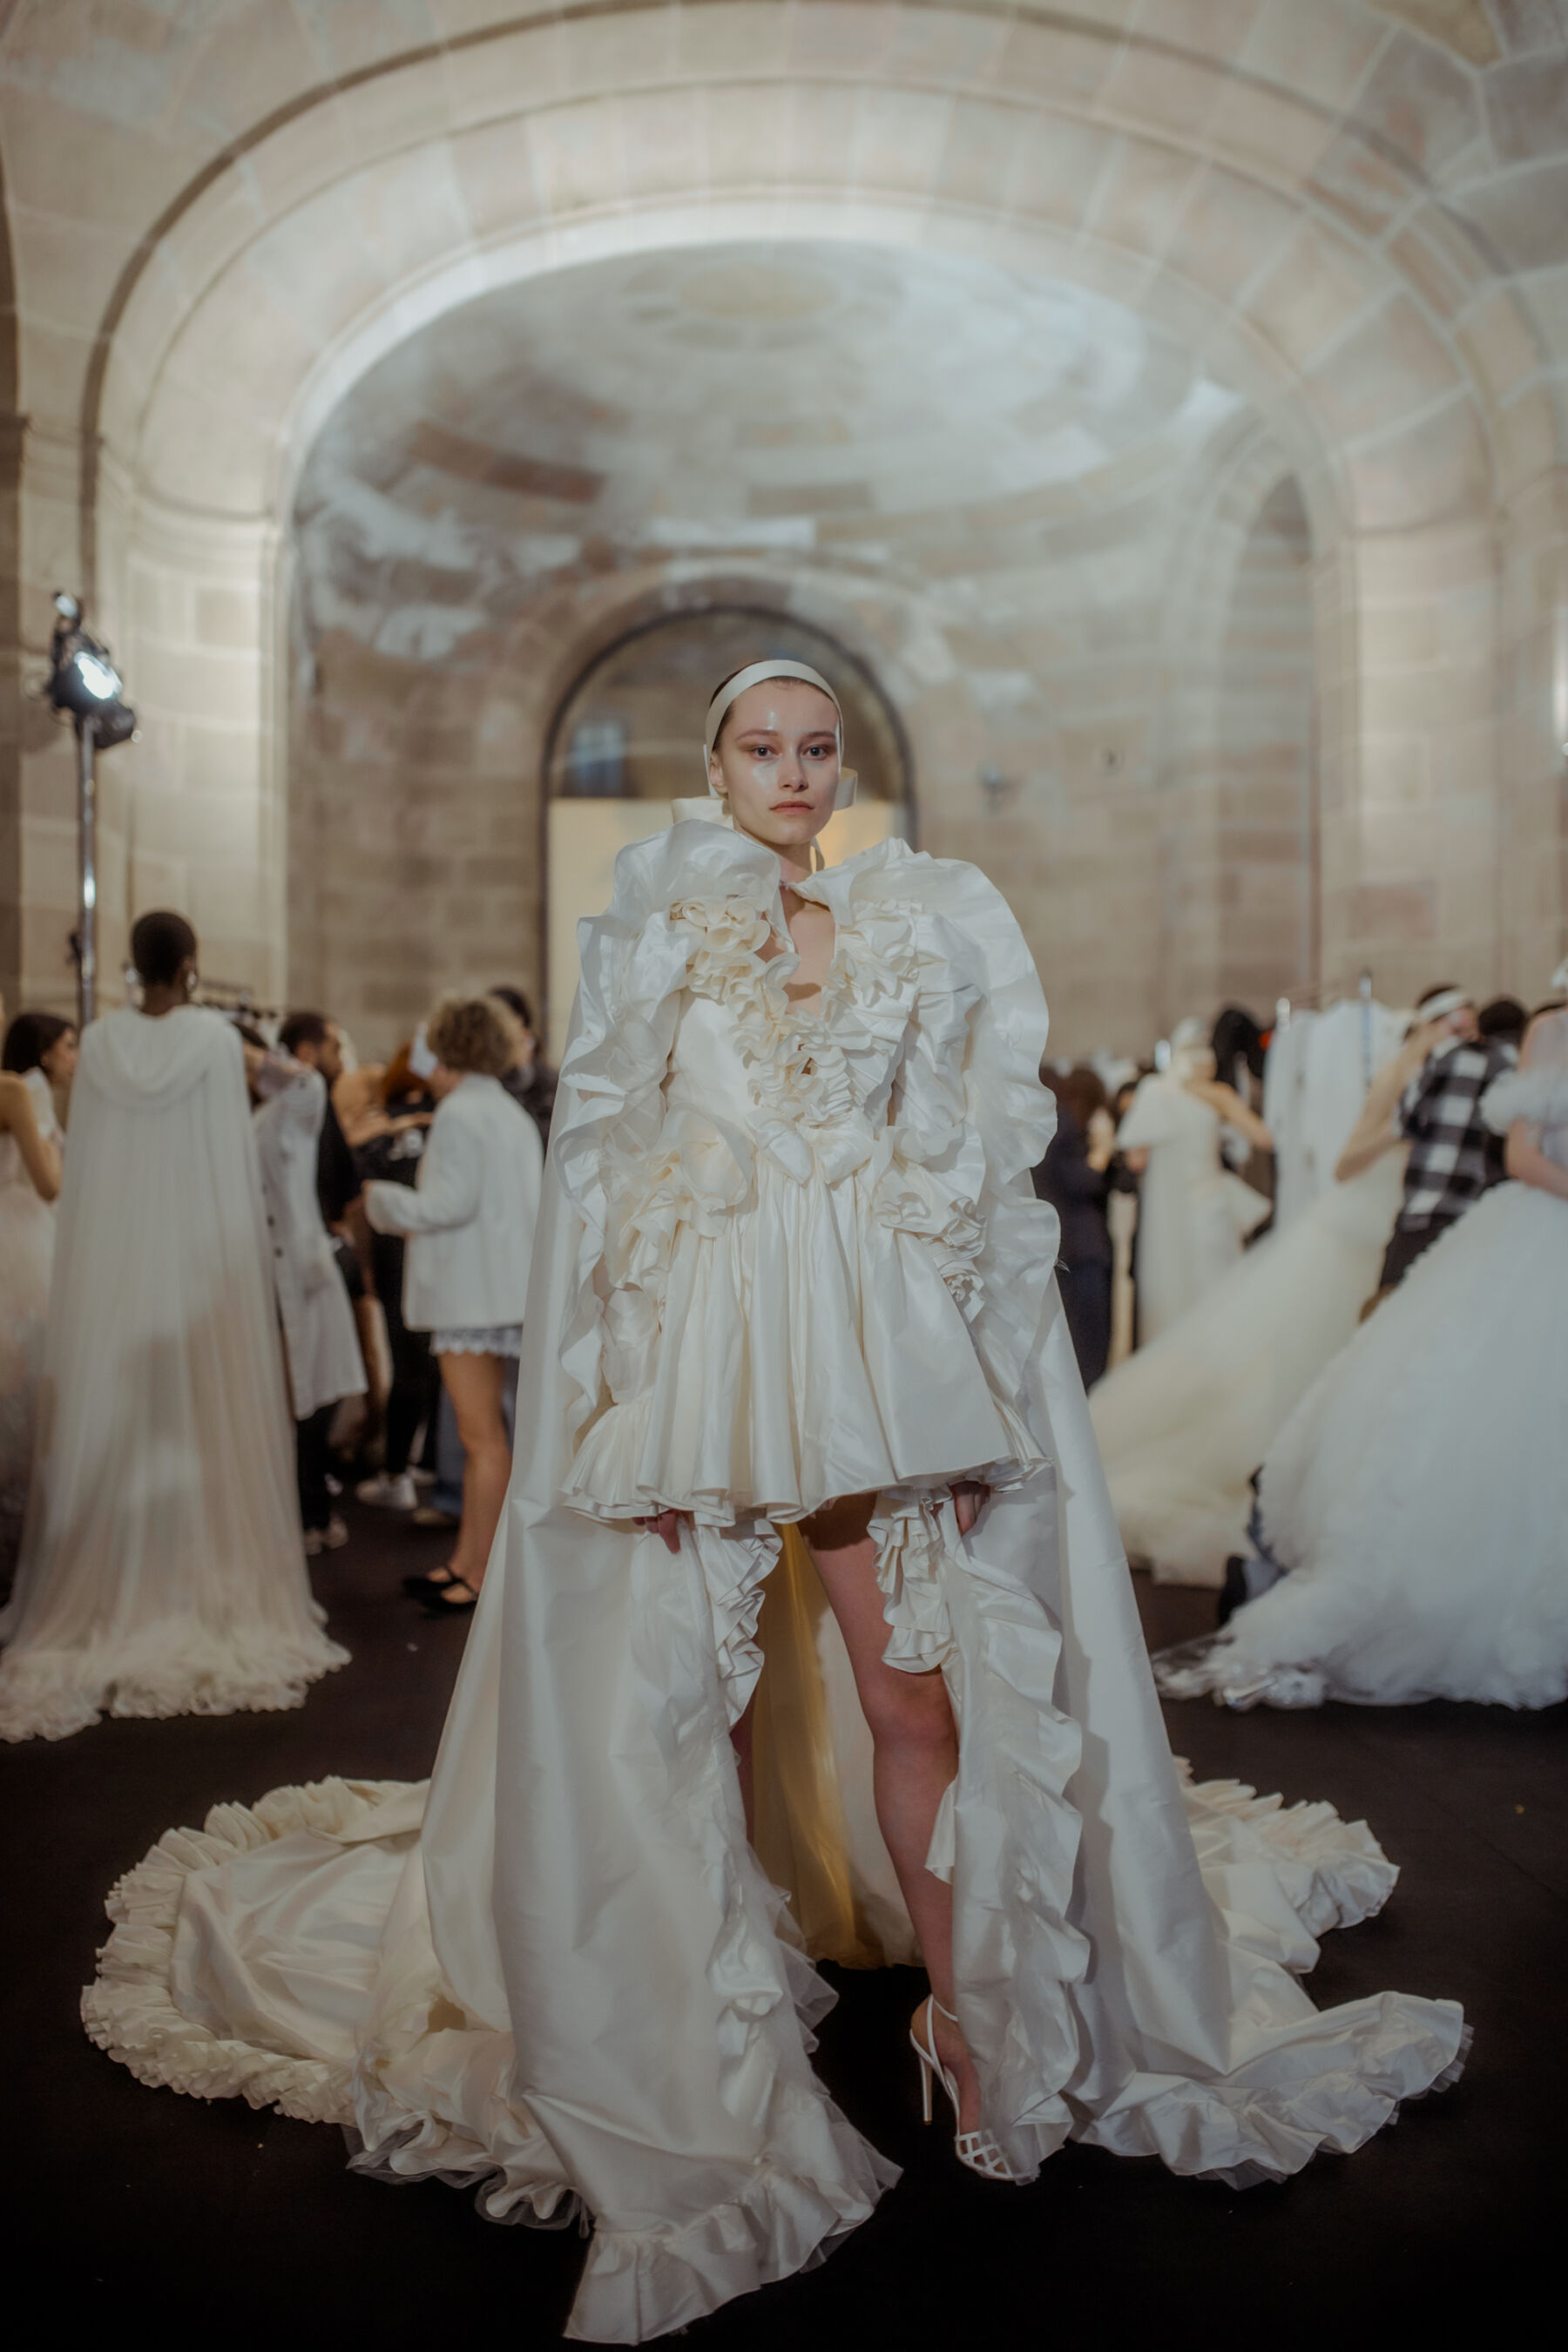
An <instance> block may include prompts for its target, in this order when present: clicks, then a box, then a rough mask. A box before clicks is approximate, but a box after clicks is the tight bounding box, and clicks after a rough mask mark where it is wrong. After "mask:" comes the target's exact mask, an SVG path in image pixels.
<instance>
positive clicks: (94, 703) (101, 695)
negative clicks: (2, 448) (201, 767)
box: [48, 589, 136, 1029]
mask: <svg viewBox="0 0 1568 2352" xmlns="http://www.w3.org/2000/svg"><path fill="white" fill-rule="evenodd" d="M124 691H125V689H124V687H123V684H122V683H121V677H120V672H119V671H118V670H117V669H116V668H115V667H114V664H113V663H112V662H111V661H110V658H109V648H108V646H100V644H99V642H98V639H97V638H96V637H94V636H89V634H88V632H87V630H86V629H85V628H84V627H83V625H82V617H81V605H80V604H79V601H78V599H77V598H76V597H75V596H70V595H68V594H67V593H65V591H64V590H63V589H62V590H61V591H60V592H59V593H58V594H57V596H56V598H55V633H54V635H53V637H52V638H51V639H50V641H49V684H48V698H49V700H50V702H51V703H53V705H54V707H55V709H57V710H63V711H65V712H67V713H68V716H69V718H70V720H71V723H72V725H73V726H74V727H75V729H76V745H77V762H76V775H77V848H78V856H79V867H80V877H81V887H80V908H79V919H78V929H77V935H76V940H75V947H76V959H77V1016H78V1024H79V1027H81V1028H84V1029H85V1028H86V1026H87V1024H88V1023H89V1021H90V1020H91V1019H92V1018H93V1015H94V1014H95V1013H96V1012H97V1010H98V1002H97V1000H98V779H97V768H96V761H97V755H98V753H99V752H100V751H112V750H113V748H114V746H115V744H116V743H123V742H126V741H127V740H129V739H130V738H131V737H132V736H133V735H134V734H135V732H136V713H135V712H134V711H133V710H132V709H131V707H130V705H129V704H128V703H127V702H126V701H124V699H123V695H124Z"/></svg>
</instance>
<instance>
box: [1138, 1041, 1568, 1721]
mask: <svg viewBox="0 0 1568 2352" xmlns="http://www.w3.org/2000/svg"><path fill="white" fill-rule="evenodd" d="M1482 1109H1483V1113H1484V1116H1485V1117H1486V1118H1487V1120H1488V1122H1489V1125H1490V1126H1491V1127H1492V1128H1493V1129H1495V1130H1497V1131H1498V1132H1503V1131H1506V1132H1507V1133H1508V1136H1509V1164H1510V1173H1513V1174H1514V1175H1515V1178H1516V1181H1512V1182H1510V1183H1504V1184H1499V1185H1495V1186H1494V1187H1493V1188H1492V1189H1491V1191H1490V1192H1486V1193H1484V1194H1483V1195H1482V1197H1481V1198H1480V1200H1479V1201H1478V1202H1477V1203H1476V1204H1475V1206H1474V1207H1473V1208H1471V1209H1469V1210H1468V1211H1467V1212H1466V1213H1465V1215H1464V1216H1463V1217H1461V1218H1460V1219H1459V1220H1458V1223H1457V1224H1455V1226H1454V1227H1453V1229H1452V1230H1451V1231H1450V1232H1449V1233H1447V1234H1445V1235H1444V1237H1443V1239H1442V1240H1441V1241H1440V1242H1437V1243H1436V1244H1434V1245H1433V1247H1432V1248H1431V1249H1430V1250H1428V1251H1427V1252H1426V1254H1425V1255H1424V1256H1423V1257H1422V1258H1421V1259H1420V1260H1419V1262H1418V1263H1417V1264H1416V1265H1414V1266H1413V1267H1412V1268H1411V1270H1410V1272H1409V1273H1408V1274H1407V1275H1406V1276H1405V1280H1404V1281H1403V1282H1402V1283H1401V1284H1400V1285H1399V1286H1398V1288H1397V1289H1396V1290H1395V1291H1394V1292H1393V1293H1392V1295H1391V1296H1390V1297H1388V1298H1387V1299H1385V1300H1384V1303H1383V1305H1382V1306H1381V1307H1379V1308H1378V1310H1377V1312H1376V1314H1375V1315H1373V1317H1372V1318H1371V1319H1370V1320H1369V1321H1368V1322H1366V1323H1365V1324H1363V1326H1362V1328H1361V1329H1360V1330H1359V1331H1358V1332H1357V1333H1356V1335H1355V1337H1354V1338H1353V1339H1352V1341H1351V1343H1350V1345H1349V1346H1348V1347H1347V1348H1346V1349H1344V1350H1343V1351H1342V1354H1340V1355H1339V1356H1338V1357H1336V1358H1335V1360H1333V1362H1332V1363H1331V1364H1330V1365H1329V1367H1328V1368H1327V1370H1325V1371H1324V1372H1323V1373H1322V1375H1321V1378H1320V1379H1319V1381H1317V1382H1316V1384H1315V1385H1314V1387H1313V1388H1312V1389H1311V1390H1310V1392H1309V1393H1308V1395H1307V1396H1306V1397H1305V1398H1304V1399H1303V1401H1302V1402H1301V1404H1300V1407H1299V1409H1298V1410H1297V1412H1295V1413H1294V1414H1293V1415H1292V1416H1291V1418H1290V1419H1289V1422H1287V1423H1286V1425H1285V1427H1284V1428H1283V1429H1282V1430H1281V1431H1280V1433H1279V1438H1278V1440H1277V1441H1276V1443H1275V1444H1274V1445H1273V1446H1272V1447H1271V1449H1270V1451H1269V1454H1268V1459H1267V1461H1266V1462H1265V1464H1264V1467H1263V1476H1262V1480H1261V1484H1260V1490H1259V1496H1260V1506H1261V1509H1262V1514H1263V1520H1264V1525H1265V1527H1266V1528H1267V1530H1268V1540H1269V1547H1270V1549H1271V1551H1272V1552H1273V1554H1274V1556H1275V1558H1276V1559H1278V1560H1279V1563H1280V1565H1281V1566H1283V1567H1284V1568H1286V1569H1288V1570H1289V1574H1288V1575H1287V1576H1286V1577H1285V1578H1284V1579H1283V1580H1282V1581H1281V1582H1279V1584H1277V1585H1275V1586H1274V1587H1273V1589H1272V1590H1271V1591H1268V1592H1266V1593H1264V1594H1262V1595H1261V1596H1260V1597H1259V1598H1258V1600H1256V1601H1249V1602H1248V1603H1247V1606H1246V1607H1244V1608H1242V1609H1239V1610H1237V1612H1236V1614H1235V1616H1234V1617H1232V1619H1231V1620H1230V1622H1229V1624H1228V1625H1227V1626H1226V1629H1225V1631H1224V1633H1222V1634H1220V1635H1218V1636H1217V1637H1215V1639H1214V1640H1212V1641H1211V1642H1207V1643H1192V1644H1186V1645H1184V1647H1183V1648H1182V1649H1180V1650H1174V1651H1169V1652H1167V1653H1166V1654H1164V1656H1163V1658H1162V1659H1161V1660H1160V1662H1159V1674H1160V1680H1161V1683H1162V1686H1163V1688H1164V1689H1165V1690H1166V1691H1167V1692H1168V1693H1169V1694H1170V1695H1171V1696H1173V1697H1182V1698H1186V1697H1194V1696H1199V1695H1200V1694H1202V1693H1205V1692H1209V1693H1212V1694H1213V1695H1214V1696H1215V1697H1216V1698H1217V1699H1219V1700H1221V1701H1227V1702H1228V1703H1230V1704H1231V1705H1233V1706H1255V1705H1257V1704H1258V1702H1259V1701H1260V1700H1261V1701H1264V1702H1267V1703H1268V1704H1270V1705H1273V1706H1317V1705H1319V1704H1320V1703H1321V1701H1322V1700H1324V1699H1326V1698H1340V1699H1352V1700H1357V1701H1360V1702H1362V1703H1363V1704H1366V1705H1369V1706H1399V1705H1405V1704H1408V1703H1410V1702H1412V1701H1415V1700H1419V1699H1428V1698H1454V1699H1489V1700H1492V1701H1495V1702H1497V1703H1499V1704H1500V1705H1502V1706H1529V1707H1536V1706H1552V1705H1554V1704H1555V1703H1556V1702H1557V1701H1558V1700H1559V1699H1562V1698H1563V1697H1564V1696H1568V1447H1565V1446H1564V1444H1563V1399H1564V1397H1565V1396H1568V1013H1552V1014H1549V1015H1548V1016H1546V1017H1545V1018H1543V1019H1542V1020H1539V1021H1537V1023H1536V1024H1534V1027H1533V1028H1532V1030H1531V1034H1530V1035H1529V1037H1528V1039H1527V1041H1526V1045H1525V1066H1524V1067H1523V1068H1521V1069H1520V1070H1517V1071H1510V1073H1508V1074H1507V1075H1506V1076H1503V1077H1500V1078H1498V1079H1495V1080H1494V1081H1493V1083H1492V1085H1491V1087H1489V1089H1488V1092H1487V1095H1486V1097H1485V1098H1484V1101H1483V1104H1482ZM1520 1179H1522V1181H1519V1180H1520Z"/></svg>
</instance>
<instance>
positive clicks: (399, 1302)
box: [353, 1045, 441, 1511]
mask: <svg viewBox="0 0 1568 2352" xmlns="http://www.w3.org/2000/svg"><path fill="white" fill-rule="evenodd" d="M408 1054H409V1048H408V1046H407V1045H401V1046H399V1048H398V1050H397V1052H396V1053H395V1055H393V1057H392V1060H391V1061H390V1062H389V1063H388V1064H387V1066H386V1070H385V1073H384V1076H383V1078H382V1082H381V1102H380V1105H379V1106H376V1105H374V1104H373V1106H372V1108H371V1110H370V1112H369V1113H367V1114H366V1116H365V1117H364V1118H362V1119H360V1120H358V1121H357V1122H355V1126H354V1132H355V1134H356V1136H361V1137H362V1140H361V1141H360V1142H359V1143H358V1144H357V1145H356V1147H355V1150H354V1153H353V1160H354V1189H355V1191H356V1192H357V1191H358V1190H359V1187H360V1186H361V1185H362V1184H366V1183H369V1182H370V1181H372V1179H373V1178H376V1177H381V1178H384V1179H385V1180H387V1181H391V1182H392V1183H395V1184H414V1183H416V1181H418V1176H419V1161H420V1158H421V1156H422V1154H423V1152H424V1149H425V1138H426V1131H427V1129H428V1128H429V1125H430V1121H431V1120H432V1118H434V1117H435V1115H436V1098H435V1097H434V1096H433V1095H431V1094H428V1093H426V1089H425V1086H424V1083H423V1081H422V1080H420V1079H418V1078H416V1076H414V1073H413V1070H412V1069H411V1068H410V1066H409V1060H408ZM366 1130H369V1131H368V1132H366ZM405 1247H406V1244H405V1241H404V1238H403V1235H402V1234H379V1233H377V1232H375V1230H374V1227H373V1228H371V1229H370V1257H371V1271H372V1274H373V1276H374V1282H375V1295H376V1297H378V1298H379V1299H380V1301H381V1311H382V1314H383V1316H384V1318H385V1322H386V1344H387V1351H388V1353H389V1354H390V1356H391V1358H392V1386H391V1389H390V1390H389V1391H388V1392H387V1399H386V1427H385V1439H384V1444H385V1451H384V1456H383V1461H382V1467H381V1469H380V1471H379V1472H378V1473H377V1475H375V1476H374V1478H365V1479H362V1480H361V1482H360V1485H359V1486H358V1488H357V1489H356V1492H357V1493H358V1496H359V1499H360V1501H361V1502H362V1503H374V1504H379V1505H380V1506H382V1507H384V1508H385V1509H389V1510H401V1511H413V1510H416V1509H417V1507H418V1504H419V1497H418V1496H417V1495H416V1492H415V1488H414V1481H413V1478H412V1477H411V1476H410V1475H409V1457H410V1455H411V1454H412V1453H413V1450H414V1441H415V1439H416V1436H417V1435H418V1433H419V1428H420V1424H421V1423H423V1424H424V1426H425V1430H426V1459H428V1458H429V1457H430V1456H432V1455H433V1454H434V1452H435V1440H436V1415H437V1402H438V1398H439V1392H440V1385H441V1376H440V1373H439V1371H438V1370H437V1364H436V1359H435V1357H434V1356H433V1355H432V1354H431V1352H430V1335H429V1333H428V1332H427V1331H411V1330H410V1329H409V1328H408V1326H407V1325H406V1324H405V1321H404V1319H403V1253H404V1250H405Z"/></svg>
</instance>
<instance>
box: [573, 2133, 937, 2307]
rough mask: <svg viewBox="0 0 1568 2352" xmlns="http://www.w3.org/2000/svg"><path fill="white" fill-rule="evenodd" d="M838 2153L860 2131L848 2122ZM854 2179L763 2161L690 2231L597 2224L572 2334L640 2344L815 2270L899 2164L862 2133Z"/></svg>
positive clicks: (871, 2206) (871, 2205) (863, 2216)
mask: <svg viewBox="0 0 1568 2352" xmlns="http://www.w3.org/2000/svg"><path fill="white" fill-rule="evenodd" d="M840 2137H841V2141H842V2143H843V2145H842V2147H841V2148H840V2153H841V2155H844V2156H848V2155H849V2154H850V2152H851V2151H850V2148H849V2142H850V2140H851V2139H852V2137H853V2135H851V2134H850V2133H849V2131H848V2127H847V2126H841V2127H840ZM858 2156H859V2162H858V2166H857V2167H856V2168H855V2173H856V2177H855V2178H853V2179H851V2180H850V2181H849V2182H847V2184H846V2186H845V2188H844V2189H839V2190H837V2191H836V2192H829V2191H828V2190H826V2189H824V2188H822V2187H821V2186H820V2185H819V2184H818V2183H817V2182H816V2181H814V2180H807V2179H803V2178H802V2177H801V2175H800V2174H798V2173H794V2172H786V2171H784V2170H781V2169H780V2168H777V2167H774V2166H771V2165H766V2166H759V2167H758V2168H757V2169H756V2171H755V2172H754V2173H753V2174H752V2178H751V2179H750V2180H749V2181H748V2182H747V2184H746V2189H745V2193H744V2195H743V2196H741V2197H738V2198H736V2199H735V2200H732V2201H731V2203H728V2204H724V2205H718V2206H715V2207H714V2208H713V2209H712V2210H711V2211H710V2212H707V2213H704V2214H701V2215H700V2217H699V2218H698V2219H697V2220H696V2221H691V2222H689V2223H688V2224H687V2225H686V2227H685V2228H684V2229H681V2230H670V2231H635V2232H633V2231H608V2230H600V2231H595V2236H594V2242H593V2245H592V2247H591V2249H590V2251H589V2255H588V2263H587V2268H586V2269H585V2271H584V2275H583V2283H582V2284H581V2286H580V2287H579V2289H578V2292H577V2300H576V2302H575V2304H574V2306H573V2310H572V2316H571V2318H570V2320H569V2321H568V2322H567V2326H566V2334H567V2336H569V2337H572V2338H574V2339H577V2340H583V2341H586V2342H588V2343H591V2344H640V2343H645V2342H646V2341H647V2339H648V2338H649V2336H655V2335H658V2336H664V2335H668V2333H669V2332H670V2331H671V2330H672V2329H673V2328H678V2327H685V2326H688V2325H689V2323H690V2322H691V2321H692V2320H694V2319H700V2318H702V2317H703V2316H704V2315H706V2314H707V2313H709V2312H710V2311H717V2310H718V2309H719V2308H720V2306H721V2305H723V2304H726V2303H731V2302H733V2301H734V2299H735V2298H736V2297H737V2296H739V2295H744V2294H752V2293H753V2292H754V2291H755V2289H756V2288H758V2287H760V2286H766V2285H768V2284H770V2283H771V2282H772V2281H773V2280H774V2279H782V2278H789V2277H791V2276H793V2275H794V2273H795V2272H796V2271H804V2270H814V2269H816V2267H817V2265H818V2264H819V2263H822V2262H823V2261H825V2260H826V2257H827V2255H828V2254H829V2253H831V2252H832V2251H833V2249H834V2247H835V2246H836V2245H837V2242H838V2241H839V2240H840V2239H841V2238H844V2237H846V2236H847V2234H848V2232H849V2231H851V2230H854V2229H858V2227H859V2225H860V2223H861V2222H862V2221H868V2219H869V2218H870V2216H871V2214H872V2212H873V2211H874V2210H875V2209H876V2204H877V2200H878V2199H879V2197H880V2196H881V2194H882V2192H883V2191H884V2190H885V2189H890V2188H891V2187H892V2185H893V2183H894V2182H895V2181H896V2180H897V2179H898V2178H899V2168H898V2167H897V2166H896V2165H893V2164H889V2162H888V2161H887V2160H886V2158H883V2157H879V2155H878V2154H877V2153H876V2151H875V2149H873V2148H871V2147H868V2146H867V2145H866V2143H865V2142H864V2141H861V2142H858Z"/></svg>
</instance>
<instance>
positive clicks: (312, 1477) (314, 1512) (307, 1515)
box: [294, 1404, 337, 1528]
mask: <svg viewBox="0 0 1568 2352" xmlns="http://www.w3.org/2000/svg"><path fill="white" fill-rule="evenodd" d="M336 1411H337V1406H336V1405H335V1404H324V1405H321V1406H319V1407H318V1409H317V1410H316V1411H315V1412H312V1413H310V1414H308V1415H307V1417H306V1418H305V1420H303V1421H297V1422H296V1423H294V1462H295V1467H296V1470H297V1472H298V1474H299V1479H300V1522H301V1524H302V1525H303V1526H304V1527H305V1528H324V1527H325V1526H326V1524H327V1521H328V1520H329V1519H330V1518H331V1516H332V1498H331V1496H330V1495H329V1494H328V1492H327V1472H328V1471H329V1469H330V1468H331V1459H332V1457H331V1453H330V1452H329V1451H328V1447H327V1438H328V1436H329V1434H330V1433H331V1426H332V1415H333V1413H335V1412H336Z"/></svg>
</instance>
